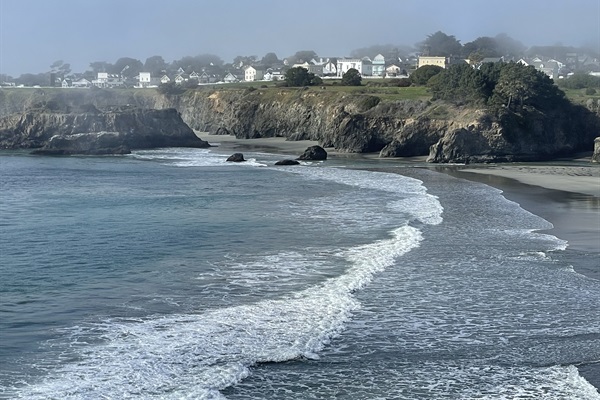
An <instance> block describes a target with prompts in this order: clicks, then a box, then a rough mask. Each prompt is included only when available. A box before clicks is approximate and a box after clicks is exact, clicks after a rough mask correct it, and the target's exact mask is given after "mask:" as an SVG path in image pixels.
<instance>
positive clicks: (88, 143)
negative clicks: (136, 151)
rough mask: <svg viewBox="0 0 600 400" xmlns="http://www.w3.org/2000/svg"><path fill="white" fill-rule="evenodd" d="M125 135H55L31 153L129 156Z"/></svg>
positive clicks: (114, 133)
mask: <svg viewBox="0 0 600 400" xmlns="http://www.w3.org/2000/svg"><path fill="white" fill-rule="evenodd" d="M125 136H126V134H124V133H120V132H94V133H79V134H75V135H55V136H52V137H51V138H50V140H49V141H48V143H46V145H44V147H42V148H41V149H37V150H34V151H33V152H32V153H33V154H37V155H60V156H63V155H72V154H86V155H106V154H129V153H131V150H130V149H129V147H127V146H126V145H124V144H123V143H124V142H125Z"/></svg>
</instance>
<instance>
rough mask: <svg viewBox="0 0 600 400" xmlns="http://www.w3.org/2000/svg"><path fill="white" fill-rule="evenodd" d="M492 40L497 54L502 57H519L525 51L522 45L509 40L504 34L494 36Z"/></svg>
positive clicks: (516, 41) (511, 39)
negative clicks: (494, 42)
mask: <svg viewBox="0 0 600 400" xmlns="http://www.w3.org/2000/svg"><path fill="white" fill-rule="evenodd" d="M494 39H495V40H496V48H497V49H498V53H499V54H500V55H502V56H513V57H520V56H521V55H523V53H525V50H526V49H527V47H526V46H525V45H524V44H523V43H521V42H519V41H518V40H515V39H513V38H511V37H510V36H508V35H507V34H506V33H501V34H499V35H496V37H495V38H494Z"/></svg>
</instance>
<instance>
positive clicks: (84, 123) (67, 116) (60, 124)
mask: <svg viewBox="0 0 600 400" xmlns="http://www.w3.org/2000/svg"><path fill="white" fill-rule="evenodd" d="M99 132H116V133H119V134H120V135H118V138H119V142H118V146H124V147H127V148H130V149H144V148H155V147H172V146H179V147H208V143H207V142H205V141H202V140H200V139H198V138H197V137H196V135H195V134H194V132H193V130H192V129H190V127H189V126H187V125H186V124H185V123H184V122H183V120H182V119H181V117H180V116H179V114H178V113H177V111H176V110H175V109H163V110H148V109H138V108H124V109H115V110H112V111H104V112H101V111H98V110H88V111H87V112H70V113H64V112H58V111H52V110H30V111H28V112H25V113H20V114H11V115H9V116H5V117H2V118H0V148H2V149H19V148H21V149H23V148H31V149H35V148H42V147H44V146H46V145H48V144H49V143H50V140H51V139H52V138H53V137H56V136H63V137H68V136H73V135H80V134H90V133H99ZM90 138H91V137H90ZM55 143H60V141H58V142H57V141H56V140H55ZM115 143H116V142H115ZM53 146H55V145H53Z"/></svg>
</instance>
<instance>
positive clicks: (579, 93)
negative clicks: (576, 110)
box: [560, 88, 600, 104]
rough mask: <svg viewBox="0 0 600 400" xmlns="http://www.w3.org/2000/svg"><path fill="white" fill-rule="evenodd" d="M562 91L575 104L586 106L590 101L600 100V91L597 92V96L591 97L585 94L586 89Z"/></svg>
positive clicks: (564, 89) (563, 89) (565, 89)
mask: <svg viewBox="0 0 600 400" xmlns="http://www.w3.org/2000/svg"><path fill="white" fill-rule="evenodd" d="M560 89H561V90H562V91H563V92H565V94H566V95H567V98H568V99H569V100H571V102H573V103H575V104H585V103H586V101H587V100H588V99H596V100H600V90H596V94H594V95H589V94H585V91H586V89H567V88H560Z"/></svg>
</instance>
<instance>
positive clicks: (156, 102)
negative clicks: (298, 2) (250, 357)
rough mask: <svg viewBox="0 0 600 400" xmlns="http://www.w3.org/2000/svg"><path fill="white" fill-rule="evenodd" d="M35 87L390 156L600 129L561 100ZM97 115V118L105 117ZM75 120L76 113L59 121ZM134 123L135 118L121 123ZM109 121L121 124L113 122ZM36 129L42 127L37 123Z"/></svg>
mask: <svg viewBox="0 0 600 400" xmlns="http://www.w3.org/2000/svg"><path fill="white" fill-rule="evenodd" d="M94 93H95V94H94ZM36 96H37V97H36V98H35V100H32V99H29V100H28V101H29V103H30V104H37V103H39V102H42V103H44V104H51V105H53V106H54V107H63V108H66V109H69V110H71V111H72V110H73V109H75V108H78V107H79V108H81V104H93V105H94V106H96V107H98V108H102V107H106V106H107V104H108V103H111V105H125V104H132V105H135V106H141V107H147V108H156V109H163V108H174V109H176V110H177V111H178V112H179V113H180V115H181V118H182V119H183V121H185V123H187V124H188V125H189V126H190V127H191V128H193V129H195V130H197V131H201V132H210V133H212V134H231V135H235V136H236V137H237V138H247V139H251V138H259V137H275V136H279V137H286V138H288V139H289V140H302V139H310V140H316V141H318V142H319V143H320V144H321V145H322V146H324V147H333V148H335V149H336V150H338V151H344V152H357V153H361V152H379V153H380V155H381V156H382V157H399V156H403V157H407V156H424V155H425V156H427V155H428V156H429V157H428V160H429V161H430V162H494V161H532V160H546V159H551V158H553V157H557V156H564V155H569V154H572V153H574V152H578V151H591V150H592V149H593V143H594V138H595V137H596V136H597V132H598V131H599V130H600V129H599V128H600V122H599V119H598V115H596V114H595V113H592V112H590V111H589V110H587V109H585V108H584V107H580V106H572V107H568V108H565V109H561V108H560V107H557V108H556V109H554V110H552V112H548V113H546V114H543V113H541V112H538V111H535V110H530V111H528V112H527V113H526V115H525V116H523V115H516V114H511V113H510V112H508V111H506V112H504V113H503V114H502V115H501V116H500V117H496V116H492V115H490V114H488V113H487V112H485V111H483V110H480V109H475V108H457V107H453V106H451V105H448V104H445V103H439V102H434V103H429V102H426V101H418V100H405V101H396V102H389V101H387V102H383V101H380V99H379V98H378V97H377V96H373V95H368V94H357V93H352V94H349V93H344V92H342V91H335V90H320V89H316V88H311V89H308V90H303V89H288V88H282V89H274V88H270V89H258V90H252V89H220V90H214V89H212V90H211V89H209V88H204V89H201V90H196V91H188V92H187V93H185V94H183V95H179V96H163V95H160V94H158V93H157V92H155V91H153V90H147V89H146V90H138V91H126V90H124V91H120V90H113V91H107V90H96V91H94V90H92V91H85V92H83V94H82V93H81V92H79V93H78V94H73V95H69V94H68V91H67V92H65V91H60V92H56V93H55V94H54V95H49V94H48V93H46V94H45V95H40V94H39V93H38V94H37V95H36ZM4 103H5V104H4V105H2V96H1V95H0V113H1V112H2V110H6V109H7V108H11V107H12V108H18V107H17V106H15V104H16V102H15V101H14V100H12V101H7V100H6V99H5V100H4ZM7 104H8V106H7ZM10 118H13V117H10ZM42 118H44V117H42ZM88 118H89V119H90V121H89V123H90V124H92V125H94V124H96V123H95V122H93V121H94V119H93V118H90V117H88ZM133 120H135V118H134V119H133ZM69 123H74V122H70V121H61V122H60V124H69ZM131 123H132V120H131V119H130V120H128V122H126V123H123V124H122V125H120V128H126V127H127V126H128V125H129V124H131ZM30 125H32V126H34V125H35V122H33V121H31V122H30ZM44 125H47V124H44ZM50 125H51V124H50ZM100 125H101V124H100ZM99 128H100V127H99ZM102 128H103V129H102V130H106V131H119V130H118V129H113V128H112V126H103V127H102ZM0 129H1V126H0ZM30 130H32V131H35V129H33V127H32V128H31V129H30ZM46 131H48V129H47V128H46ZM80 132H81V131H80ZM35 138H36V135H33V136H32V138H30V139H28V140H31V141H34V142H35V140H36V139H35Z"/></svg>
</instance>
